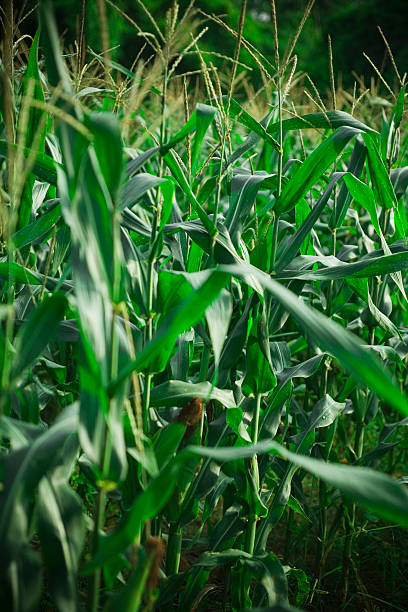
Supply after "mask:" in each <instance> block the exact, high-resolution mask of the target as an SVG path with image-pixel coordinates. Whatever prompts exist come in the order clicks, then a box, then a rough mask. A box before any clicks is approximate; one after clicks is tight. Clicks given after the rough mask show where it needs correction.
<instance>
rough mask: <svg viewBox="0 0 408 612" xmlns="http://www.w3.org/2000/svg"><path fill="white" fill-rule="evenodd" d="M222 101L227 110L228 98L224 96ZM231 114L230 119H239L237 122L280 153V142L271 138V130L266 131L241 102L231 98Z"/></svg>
mask: <svg viewBox="0 0 408 612" xmlns="http://www.w3.org/2000/svg"><path fill="white" fill-rule="evenodd" d="M222 101H223V104H224V108H227V106H228V98H227V96H223V99H222ZM229 114H230V117H232V118H233V119H237V121H238V122H239V123H240V124H241V125H244V126H245V127H247V128H248V129H250V130H251V131H252V132H254V133H255V134H257V135H258V136H260V137H261V138H262V139H263V140H265V142H267V143H268V144H270V145H272V146H273V148H274V149H275V150H276V151H280V145H279V143H278V141H277V140H275V138H273V136H271V134H270V129H268V130H266V129H265V128H264V126H263V125H262V123H260V122H259V121H257V120H256V119H254V118H253V117H252V116H251V115H250V114H249V113H248V112H247V111H246V110H244V109H243V108H242V106H241V105H240V104H239V102H237V101H236V100H234V98H231V100H230V106H229Z"/></svg>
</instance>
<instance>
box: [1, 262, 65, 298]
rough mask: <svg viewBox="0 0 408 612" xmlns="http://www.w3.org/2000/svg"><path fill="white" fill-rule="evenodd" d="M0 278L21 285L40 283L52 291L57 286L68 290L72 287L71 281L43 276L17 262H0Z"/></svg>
mask: <svg viewBox="0 0 408 612" xmlns="http://www.w3.org/2000/svg"><path fill="white" fill-rule="evenodd" d="M0 279H2V280H4V281H9V280H10V281H12V282H16V283H21V284H22V285H42V284H45V287H46V288H47V289H48V290H49V291H54V290H55V289H56V288H57V287H60V288H61V289H64V290H66V291H69V290H71V289H72V287H73V285H72V281H66V280H62V279H59V278H53V277H52V276H44V275H43V274H40V273H39V272H35V271H34V270H29V269H28V268H24V266H20V264H17V263H12V264H10V263H6V262H0Z"/></svg>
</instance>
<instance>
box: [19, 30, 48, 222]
mask: <svg viewBox="0 0 408 612" xmlns="http://www.w3.org/2000/svg"><path fill="white" fill-rule="evenodd" d="M39 37H40V30H37V32H36V34H35V36H34V39H33V42H32V45H31V49H30V54H29V57H28V64H27V70H26V73H25V76H24V79H23V91H22V98H23V105H24V104H29V107H28V108H29V110H28V118H27V124H26V126H25V134H24V136H25V139H24V145H25V146H27V147H28V148H29V149H31V148H33V147H35V150H36V151H39V152H41V153H44V142H45V134H46V131H47V127H48V126H47V121H46V119H47V113H46V112H45V111H44V110H42V109H40V108H37V107H36V106H35V105H33V104H31V101H37V102H40V103H44V92H43V89H42V84H41V77H40V71H39V68H38V42H39ZM28 96H29V97H30V100H29V99H28ZM23 109H24V106H23ZM22 112H24V110H23V111H20V115H19V126H18V128H17V129H18V131H20V130H21V129H22V128H21V121H22V119H21V117H22V114H21V113H22ZM43 120H45V121H44V123H43ZM23 129H24V128H23ZM39 130H40V131H39ZM34 180H35V177H34V175H33V174H31V173H30V175H29V176H28V177H27V181H26V184H25V185H24V189H23V193H22V195H21V202H20V206H19V209H18V220H17V229H21V228H23V227H25V226H26V225H27V223H28V222H29V220H30V214H31V209H32V204H33V198H32V190H33V186H34Z"/></svg>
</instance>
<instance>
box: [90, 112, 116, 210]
mask: <svg viewBox="0 0 408 612" xmlns="http://www.w3.org/2000/svg"><path fill="white" fill-rule="evenodd" d="M84 124H85V125H86V127H87V128H88V129H89V130H90V131H91V132H92V135H93V138H94V140H93V145H94V149H95V153H96V157H97V159H98V166H99V168H100V171H101V172H102V176H103V179H104V182H105V185H106V186H107V188H108V190H109V193H110V194H111V197H112V200H113V201H114V202H115V201H116V198H117V196H118V191H119V187H120V183H121V179H122V172H123V160H122V154H123V153H122V140H121V137H120V126H119V122H118V119H117V117H116V116H115V115H113V114H111V113H102V112H100V111H98V112H93V113H90V114H89V115H85V120H84Z"/></svg>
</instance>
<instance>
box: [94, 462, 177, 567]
mask: <svg viewBox="0 0 408 612" xmlns="http://www.w3.org/2000/svg"><path fill="white" fill-rule="evenodd" d="M184 457H185V459H187V456H184ZM182 469H183V463H182V462H181V461H178V462H175V461H173V462H171V463H170V464H168V465H167V466H166V467H165V469H164V470H163V471H162V472H161V473H160V474H159V476H157V478H154V479H153V480H151V481H150V483H149V484H148V485H147V487H146V489H145V490H144V491H143V492H142V493H140V495H139V496H138V497H137V498H136V500H135V502H134V503H133V505H132V507H131V509H130V510H129V512H128V513H127V514H126V515H125V516H124V518H123V519H122V522H121V523H120V524H119V526H118V528H117V529H116V530H115V531H114V532H113V533H111V534H109V535H105V536H102V537H100V539H99V543H98V548H97V550H96V552H95V554H94V556H93V557H92V559H91V560H90V561H89V562H88V563H86V564H85V566H84V567H83V568H82V574H85V575H86V574H91V573H92V572H93V571H94V570H95V569H96V568H98V567H101V566H102V565H103V563H105V561H107V560H108V559H110V558H111V557H113V556H114V555H118V554H120V553H123V552H124V551H125V550H126V549H127V548H128V547H129V546H130V545H131V544H132V543H133V542H134V540H135V538H136V537H137V536H138V535H139V533H140V530H141V528H142V526H143V524H144V522H145V521H146V520H148V519H150V518H153V517H154V516H157V515H158V513H159V512H160V511H161V509H162V508H163V507H164V506H165V504H166V503H167V501H168V500H169V498H170V496H171V494H172V493H173V490H174V488H175V486H176V484H177V481H178V478H179V475H180V472H181V470H182Z"/></svg>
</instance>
